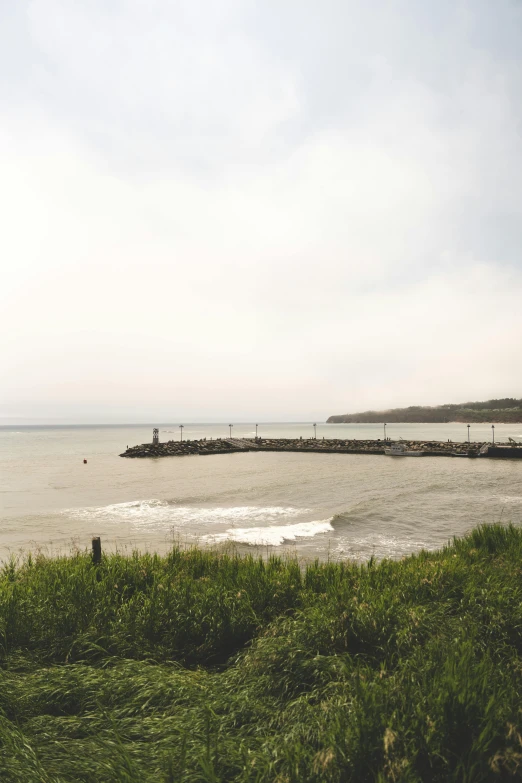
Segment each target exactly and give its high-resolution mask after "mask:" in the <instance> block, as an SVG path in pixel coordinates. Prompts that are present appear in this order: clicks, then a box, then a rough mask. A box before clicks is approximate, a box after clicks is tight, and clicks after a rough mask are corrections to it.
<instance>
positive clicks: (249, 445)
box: [120, 438, 522, 459]
mask: <svg viewBox="0 0 522 783" xmlns="http://www.w3.org/2000/svg"><path fill="white" fill-rule="evenodd" d="M400 443H401V445H403V446H405V447H406V448H407V449H408V450H411V451H422V452H423V455H424V456H427V457H478V456H479V451H480V449H481V448H482V447H484V446H488V450H487V453H485V454H481V455H480V456H481V457H482V456H484V457H496V458H507V459H513V458H514V459H517V458H518V459H520V458H522V447H521V448H511V447H509V446H507V445H504V444H499V445H498V446H491V445H490V444H487V443H472V444H468V443H451V442H444V441H408V440H401V441H400ZM391 444H392V441H383V440H334V439H324V440H315V439H295V440H294V439H289V438H223V439H217V440H205V439H203V440H184V441H173V440H170V441H166V442H165V443H158V444H152V443H143V444H141V445H140V446H132V447H131V448H129V449H127V450H126V451H124V452H123V454H120V457H128V458H131V459H132V458H138V459H140V458H141V459H143V458H147V457H187V456H190V455H191V454H192V455H196V454H197V455H199V456H204V455H207V454H232V453H235V452H241V451H291V452H299V453H301V452H314V453H324V454H383V455H384V449H385V448H387V447H389V446H391Z"/></svg>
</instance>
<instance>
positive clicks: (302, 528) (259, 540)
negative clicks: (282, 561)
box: [203, 519, 333, 546]
mask: <svg viewBox="0 0 522 783" xmlns="http://www.w3.org/2000/svg"><path fill="white" fill-rule="evenodd" d="M330 530H333V527H332V521H331V519H322V520H317V521H315V522H297V523H296V524H294V525H270V526H268V527H244V528H230V529H229V530H227V531H225V532H224V533H213V534H211V535H208V536H203V540H204V541H206V542H207V543H209V544H219V543H222V542H224V541H233V542H235V543H236V544H251V545H252V546H281V544H283V543H284V542H285V541H295V539H296V538H312V537H313V536H316V535H317V534H318V533H327V532H329V531H330Z"/></svg>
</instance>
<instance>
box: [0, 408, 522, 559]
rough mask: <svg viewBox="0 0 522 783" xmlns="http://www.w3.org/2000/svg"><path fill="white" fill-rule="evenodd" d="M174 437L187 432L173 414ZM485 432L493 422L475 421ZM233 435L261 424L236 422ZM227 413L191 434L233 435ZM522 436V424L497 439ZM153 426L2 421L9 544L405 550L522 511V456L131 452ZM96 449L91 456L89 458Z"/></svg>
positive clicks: (282, 433)
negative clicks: (141, 455)
mask: <svg viewBox="0 0 522 783" xmlns="http://www.w3.org/2000/svg"><path fill="white" fill-rule="evenodd" d="M159 429H160V440H172V439H179V438H180V429H179V427H178V426H177V425H159ZM258 433H259V435H260V436H264V437H287V438H292V437H294V438H299V437H303V438H309V437H312V436H313V434H314V430H313V425H312V424H311V423H304V424H261V425H259V429H258ZM470 433H471V436H470V437H471V441H472V442H473V441H477V442H481V441H486V440H491V437H492V430H491V425H486V424H481V425H478V424H477V425H471V428H470ZM232 434H233V437H238V438H239V437H253V435H254V434H255V425H254V424H235V425H234V427H233V429H232ZM228 435H229V428H228V426H227V425H226V424H208V425H204V424H198V425H190V424H187V425H185V426H184V429H183V438H184V439H198V438H204V437H206V438H208V439H210V438H216V437H222V438H226V437H228ZM387 435H388V436H389V437H391V438H397V439H398V438H399V437H403V438H404V439H406V440H408V439H416V440H443V441H447V440H448V439H450V440H452V441H455V442H456V441H464V440H467V427H466V425H465V424H393V425H388V427H387ZM317 437H318V438H320V439H321V438H322V437H325V438H329V437H331V438H356V439H366V438H372V439H373V438H382V437H383V426H382V425H380V424H373V425H369V424H367V425H356V424H344V425H343V424H341V425H327V424H319V425H317ZM508 437H512V438H514V439H515V440H517V441H519V442H521V443H522V424H518V425H517V424H515V425H513V424H505V425H501V424H497V425H495V440H496V441H497V442H500V441H506V440H507V438H508ZM151 439H152V425H151V426H117V427H111V426H35V427H22V426H4V427H0V480H1V484H0V557H1V558H3V559H5V558H6V557H8V556H9V555H10V554H15V555H18V554H20V553H23V552H27V551H29V550H31V551H43V552H45V553H46V554H52V555H55V554H60V553H67V552H70V551H71V550H72V549H74V548H80V549H84V548H86V547H89V545H90V540H91V537H92V536H95V535H98V536H101V538H102V545H103V547H104V549H111V550H115V549H117V550H119V551H123V552H131V551H132V550H133V549H139V550H142V551H143V550H155V551H159V552H165V551H166V550H167V549H168V548H170V547H171V546H172V545H173V544H180V545H183V546H186V545H191V544H199V545H204V546H220V547H222V546H230V547H233V548H235V549H236V550H239V551H250V552H256V553H261V554H263V555H264V554H270V553H281V552H290V553H292V554H296V555H297V556H299V557H303V558H306V559H314V558H321V559H326V558H330V559H340V558H356V559H358V560H361V559H365V558H369V557H371V556H374V557H377V558H382V557H392V558H399V557H402V556H404V555H407V554H409V553H412V552H416V551H418V550H420V549H422V548H425V549H434V548H437V547H440V546H441V545H444V544H445V543H446V542H447V541H448V540H450V539H451V538H452V537H453V536H454V535H462V534H464V533H465V532H466V531H468V530H469V529H470V528H471V527H473V526H475V525H477V524H479V523H481V522H496V521H499V520H500V521H502V522H509V521H511V522H513V523H515V524H520V523H521V522H522V461H513V462H511V461H506V460H499V461H495V460H488V459H475V460H468V459H451V458H443V457H423V458H422V459H408V458H398V457H384V456H376V455H364V454H313V453H311V454H306V453H304V454H296V453H284V452H282V453H273V452H259V453H256V452H248V453H234V454H222V455H212V456H187V457H181V458H178V457H166V458H162V459H134V460H131V459H122V458H121V457H120V456H119V454H120V453H121V452H122V451H124V450H125V448H126V447H127V446H134V445H137V444H140V443H144V442H150V441H151ZM84 459H86V460H87V464H84V462H83V460H84Z"/></svg>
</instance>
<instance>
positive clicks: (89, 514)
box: [63, 498, 308, 529]
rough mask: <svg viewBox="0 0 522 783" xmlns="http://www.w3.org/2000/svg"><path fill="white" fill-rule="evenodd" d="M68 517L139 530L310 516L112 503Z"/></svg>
mask: <svg viewBox="0 0 522 783" xmlns="http://www.w3.org/2000/svg"><path fill="white" fill-rule="evenodd" d="M63 513H64V514H66V515H67V516H73V517H75V518H77V519H83V520H85V521H88V520H92V521H97V522H108V523H111V522H112V523H116V524H117V523H122V522H128V523H130V524H131V525H132V526H133V527H136V528H148V529H151V528H155V529H159V528H172V527H178V526H180V527H189V526H195V527H198V526H203V527H208V526H213V525H238V524H239V525H248V524H249V523H254V524H255V523H257V524H259V523H264V522H265V523H266V524H270V523H271V522H275V521H279V520H281V519H287V518H288V517H297V516H299V515H301V514H303V513H308V509H298V508H293V507H291V506H290V507H286V506H261V507H259V506H231V507H218V508H208V507H205V506H182V505H177V504H176V503H173V502H170V501H168V500H157V499H155V498H153V499H151V500H136V501H131V502H129V503H112V504H110V505H108V506H100V507H93V508H79V509H66V510H65V511H64V512H63Z"/></svg>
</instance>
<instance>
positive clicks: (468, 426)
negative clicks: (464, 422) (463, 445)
mask: <svg viewBox="0 0 522 783" xmlns="http://www.w3.org/2000/svg"><path fill="white" fill-rule="evenodd" d="M468 446H469V424H468Z"/></svg>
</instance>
